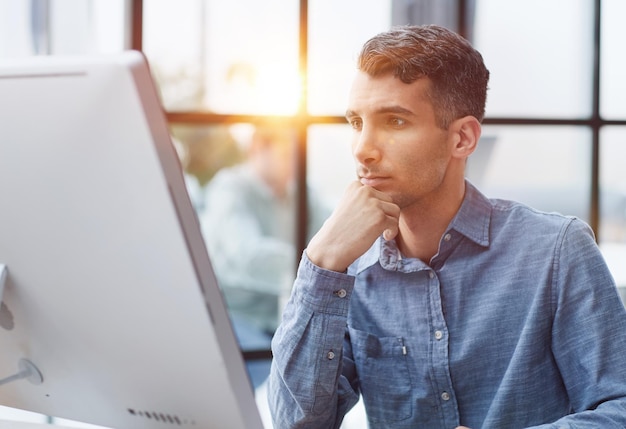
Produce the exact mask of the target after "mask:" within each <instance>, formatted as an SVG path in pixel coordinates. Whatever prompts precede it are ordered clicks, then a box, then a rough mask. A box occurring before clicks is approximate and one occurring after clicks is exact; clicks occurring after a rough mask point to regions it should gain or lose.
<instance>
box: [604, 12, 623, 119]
mask: <svg viewBox="0 0 626 429" xmlns="http://www.w3.org/2000/svg"><path fill="white" fill-rule="evenodd" d="M625 15H626V2H624V1H623V0H603V1H602V34H601V43H602V46H601V51H602V55H601V56H600V61H601V64H600V66H601V69H600V78H601V80H600V84H601V85H600V91H601V92H600V96H601V98H600V111H601V114H602V116H603V117H604V118H606V119H626V103H624V100H625V99H626V80H625V79H624V68H625V67H626V61H625V60H624V40H626V27H625V26H624V19H623V18H624V16H625Z"/></svg>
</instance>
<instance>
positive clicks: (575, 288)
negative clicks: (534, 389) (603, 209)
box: [535, 220, 626, 429]
mask: <svg viewBox="0 0 626 429" xmlns="http://www.w3.org/2000/svg"><path fill="white" fill-rule="evenodd" d="M553 314H554V325H553V330H552V332H553V337H552V350H553V355H554V357H555V359H556V361H557V364H558V366H559V368H560V371H561V375H562V378H563V381H564V383H565V387H566V389H567V392H568V395H569V398H570V402H571V404H572V408H573V414H570V415H568V416H565V417H563V418H561V419H559V420H558V421H556V422H554V423H553V424H546V425H541V426H537V427H536V428H535V429H557V428H558V429H561V428H563V429H565V428H567V429H569V428H589V427H594V428H595V427H598V428H600V427H601V428H606V429H610V428H624V427H626V359H625V358H624V357H625V356H626V310H625V308H624V305H623V304H622V302H621V300H620V298H619V295H618V293H617V289H616V287H615V282H614V281H613V279H612V277H611V274H610V272H609V270H608V268H607V266H606V263H605V262H604V259H603V258H602V255H601V254H600V251H599V250H598V248H597V246H596V243H595V241H594V238H593V233H592V232H591V230H590V228H589V227H587V226H586V225H585V224H583V223H582V222H580V221H578V220H574V221H572V222H571V223H570V225H569V227H568V228H567V230H566V231H565V233H564V235H563V241H562V245H561V246H559V248H558V249H557V255H556V258H555V276H554V284H553Z"/></svg>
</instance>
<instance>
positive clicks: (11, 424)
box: [0, 420, 75, 429]
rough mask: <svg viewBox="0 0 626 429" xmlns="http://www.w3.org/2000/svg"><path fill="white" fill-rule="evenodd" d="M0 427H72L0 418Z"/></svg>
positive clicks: (27, 428) (41, 428)
mask: <svg viewBox="0 0 626 429" xmlns="http://www.w3.org/2000/svg"><path fill="white" fill-rule="evenodd" d="M0 429H70V428H69V427H67V426H56V425H48V424H45V423H28V422H16V421H11V420H0ZM74 429H75V428H74Z"/></svg>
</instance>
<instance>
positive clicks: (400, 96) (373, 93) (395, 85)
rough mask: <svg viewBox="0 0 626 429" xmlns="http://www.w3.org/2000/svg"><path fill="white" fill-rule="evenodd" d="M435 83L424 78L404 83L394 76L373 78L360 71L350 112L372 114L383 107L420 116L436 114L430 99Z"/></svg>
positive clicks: (355, 77) (351, 93)
mask: <svg viewBox="0 0 626 429" xmlns="http://www.w3.org/2000/svg"><path fill="white" fill-rule="evenodd" d="M430 87H431V82H430V80H429V79H428V78H420V79H417V80H416V81H414V82H412V83H409V84H407V83H404V82H402V81H401V80H400V79H398V78H396V77H394V76H393V74H390V73H389V74H384V75H381V76H375V77H374V76H370V75H369V74H367V73H365V72H362V71H358V72H357V73H356V75H355V76H354V79H353V81H352V87H351V89H350V94H349V97H348V111H349V112H355V113H357V114H359V115H362V114H366V113H372V112H376V111H378V110H380V109H381V108H383V107H384V108H391V107H395V108H400V109H405V110H408V111H410V112H413V113H414V114H416V115H418V114H420V113H425V112H430V113H432V112H433V108H432V104H431V102H430V98H429V96H428V94H429V90H430Z"/></svg>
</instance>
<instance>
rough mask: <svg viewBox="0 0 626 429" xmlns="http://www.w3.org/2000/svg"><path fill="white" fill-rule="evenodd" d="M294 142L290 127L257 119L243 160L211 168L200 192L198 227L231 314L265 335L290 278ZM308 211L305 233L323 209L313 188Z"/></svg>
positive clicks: (292, 271) (274, 323)
mask: <svg viewBox="0 0 626 429" xmlns="http://www.w3.org/2000/svg"><path fill="white" fill-rule="evenodd" d="M296 144H297V140H296V136H295V132H294V131H293V130H292V129H291V128H289V127H286V126H283V125H281V124H274V123H264V124H260V125H259V126H257V127H256V129H255V131H254V132H253V134H252V137H251V141H250V143H249V146H248V147H247V153H246V159H245V161H244V162H242V163H240V164H238V165H235V166H232V167H228V168H224V169H222V170H220V171H218V172H217V174H216V175H215V176H214V177H213V179H211V180H210V181H209V183H208V184H207V185H206V188H205V191H204V204H203V206H204V212H203V213H202V214H201V219H200V220H201V225H202V230H203V233H204V235H205V241H206V243H207V247H208V249H209V255H210V257H211V262H212V264H213V267H214V270H215V273H216V276H217V278H218V281H219V283H220V286H221V287H222V290H223V293H224V296H225V299H226V301H227V305H228V308H229V310H230V313H231V316H233V318H234V320H235V321H236V324H237V323H239V324H240V326H239V327H240V328H241V326H247V327H249V328H253V329H254V330H256V331H257V332H259V333H263V334H266V335H267V336H271V335H272V334H273V332H274V330H275V329H276V326H277V324H278V320H279V315H280V307H281V306H280V302H281V298H286V297H288V295H289V292H290V289H291V284H292V282H293V278H294V277H295V267H296V261H297V258H296V255H295V252H296V248H295V233H296V217H295V216H296V204H297V201H296V194H295V186H294V166H295V145H296ZM309 208H310V210H309V213H308V220H309V225H308V231H309V232H310V234H311V235H312V234H313V233H314V232H315V231H317V230H318V229H319V228H320V227H321V225H322V223H323V222H324V220H325V219H326V217H327V216H328V215H329V214H330V210H329V209H328V208H326V207H325V205H324V204H323V203H322V201H321V200H320V198H319V197H318V196H317V195H316V194H315V193H314V192H313V191H312V190H311V192H310V193H309Z"/></svg>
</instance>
